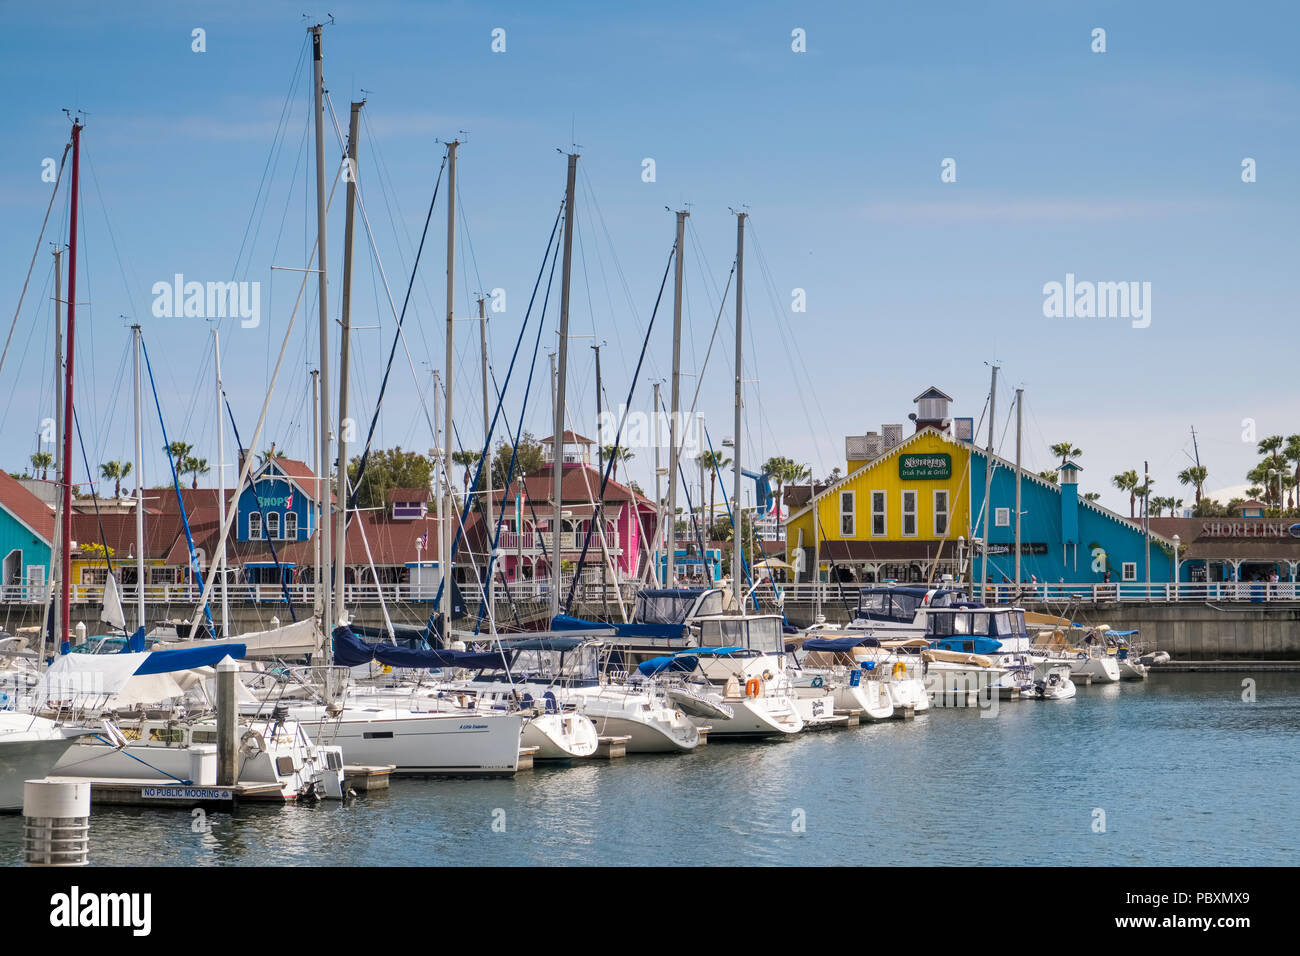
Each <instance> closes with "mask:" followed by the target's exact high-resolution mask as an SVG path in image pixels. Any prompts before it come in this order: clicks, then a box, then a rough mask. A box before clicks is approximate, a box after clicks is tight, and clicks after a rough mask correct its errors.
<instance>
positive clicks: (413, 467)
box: [348, 446, 433, 508]
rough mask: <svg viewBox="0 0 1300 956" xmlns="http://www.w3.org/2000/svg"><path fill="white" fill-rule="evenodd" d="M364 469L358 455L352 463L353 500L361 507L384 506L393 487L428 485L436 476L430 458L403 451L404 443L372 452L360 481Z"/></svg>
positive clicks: (350, 475) (423, 486) (349, 481)
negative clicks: (360, 474)
mask: <svg viewBox="0 0 1300 956" xmlns="http://www.w3.org/2000/svg"><path fill="white" fill-rule="evenodd" d="M360 470H361V458H360V456H358V457H356V458H353V459H352V461H351V462H350V463H349V464H348V483H349V484H350V485H351V486H352V487H353V489H354V490H353V492H352V494H353V500H354V501H355V503H356V507H358V508H384V507H386V505H387V503H388V492H389V491H390V490H391V489H393V488H428V487H429V484H430V480H431V479H432V476H433V466H432V464H431V463H430V462H429V459H428V458H426V457H425V456H424V455H421V454H420V453H419V452H414V451H402V449H401V447H400V446H398V447H397V448H392V449H389V450H387V451H384V450H378V451H372V452H371V453H370V457H369V458H368V459H366V473H365V475H364V476H362V477H361V481H360V484H358V483H357V477H358V473H359V472H360Z"/></svg>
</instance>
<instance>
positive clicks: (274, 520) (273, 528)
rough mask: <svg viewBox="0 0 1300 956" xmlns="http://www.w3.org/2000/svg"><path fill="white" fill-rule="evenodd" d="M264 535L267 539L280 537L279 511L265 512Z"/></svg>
mask: <svg viewBox="0 0 1300 956" xmlns="http://www.w3.org/2000/svg"><path fill="white" fill-rule="evenodd" d="M266 537H267V539H268V540H271V539H275V538H279V537H280V512H278V511H268V512H267V514H266Z"/></svg>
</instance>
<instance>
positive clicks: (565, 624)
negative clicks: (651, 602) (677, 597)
mask: <svg viewBox="0 0 1300 956" xmlns="http://www.w3.org/2000/svg"><path fill="white" fill-rule="evenodd" d="M551 630H553V631H600V632H602V633H603V634H608V635H610V636H612V637H616V638H618V637H623V638H652V639H654V640H668V641H673V640H680V639H681V638H683V637H684V636H685V635H686V625H685V624H601V623H600V622H599V621H588V620H585V619H583V618H580V617H569V616H568V615H567V614H558V615H556V616H555V618H554V619H553V620H552V621H551Z"/></svg>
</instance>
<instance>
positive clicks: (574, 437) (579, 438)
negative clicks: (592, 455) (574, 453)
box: [538, 428, 596, 445]
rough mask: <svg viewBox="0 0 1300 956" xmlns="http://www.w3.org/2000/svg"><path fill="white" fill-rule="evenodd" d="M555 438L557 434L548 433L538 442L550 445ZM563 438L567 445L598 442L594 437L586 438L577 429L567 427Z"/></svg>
mask: <svg viewBox="0 0 1300 956" xmlns="http://www.w3.org/2000/svg"><path fill="white" fill-rule="evenodd" d="M554 439H555V436H554V435H547V436H546V437H545V438H543V439H542V440H541V441H540V442H539V443H538V444H541V445H549V444H551V443H552V442H553V441H554ZM562 440H563V442H564V444H566V445H594V444H596V442H595V441H594V440H593V439H591V438H586V437H584V436H583V435H579V434H578V433H577V432H575V431H570V430H569V429H567V428H566V429H565V430H564V434H563V437H562Z"/></svg>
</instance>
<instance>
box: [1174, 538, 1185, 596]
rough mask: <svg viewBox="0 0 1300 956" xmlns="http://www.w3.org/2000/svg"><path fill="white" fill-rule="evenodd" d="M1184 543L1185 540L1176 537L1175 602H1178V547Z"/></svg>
mask: <svg viewBox="0 0 1300 956" xmlns="http://www.w3.org/2000/svg"><path fill="white" fill-rule="evenodd" d="M1182 543H1183V539H1182V538H1180V537H1179V536H1178V535H1174V600H1175V601H1176V600H1178V586H1179V578H1178V546H1179V545H1180V544H1182Z"/></svg>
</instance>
